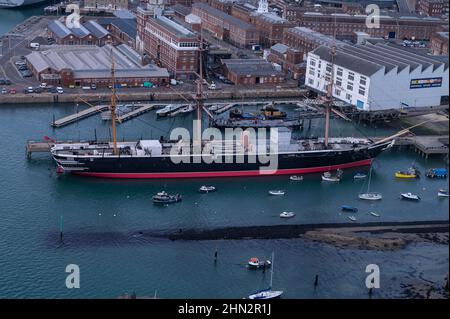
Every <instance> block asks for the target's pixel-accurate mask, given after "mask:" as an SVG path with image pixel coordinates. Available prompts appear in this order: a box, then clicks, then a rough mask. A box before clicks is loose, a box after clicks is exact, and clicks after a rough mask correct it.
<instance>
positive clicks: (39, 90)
mask: <svg viewBox="0 0 450 319" xmlns="http://www.w3.org/2000/svg"><path fill="white" fill-rule="evenodd" d="M42 92H44V90H43V89H42V88H40V87H37V88H35V89H34V93H37V94H40V93H42Z"/></svg>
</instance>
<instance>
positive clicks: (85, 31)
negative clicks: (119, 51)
mask: <svg viewBox="0 0 450 319" xmlns="http://www.w3.org/2000/svg"><path fill="white" fill-rule="evenodd" d="M47 34H48V36H49V37H50V38H53V39H55V43H56V44H61V45H98V46H102V45H105V44H107V43H112V41H113V38H112V36H111V34H110V33H109V31H108V30H106V29H105V28H104V27H102V26H101V25H100V24H99V23H97V22H96V21H94V20H88V21H86V22H84V23H82V24H81V25H80V27H79V28H68V27H67V26H66V25H65V24H64V23H63V22H61V21H60V20H53V21H52V22H50V23H49V24H48V27H47Z"/></svg>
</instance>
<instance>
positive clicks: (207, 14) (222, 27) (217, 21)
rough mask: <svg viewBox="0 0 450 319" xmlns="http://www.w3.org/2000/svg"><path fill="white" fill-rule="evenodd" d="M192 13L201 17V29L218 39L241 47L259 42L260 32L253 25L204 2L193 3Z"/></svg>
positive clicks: (247, 46)
mask: <svg viewBox="0 0 450 319" xmlns="http://www.w3.org/2000/svg"><path fill="white" fill-rule="evenodd" d="M192 13H193V14H195V15H196V16H198V17H199V18H200V19H201V21H202V24H201V27H202V28H203V29H205V30H207V31H209V32H211V33H212V34H213V35H214V36H215V37H216V38H218V39H220V40H227V41H229V42H230V43H232V44H234V45H236V46H238V47H243V48H249V47H252V45H255V44H259V43H260V32H259V30H258V29H257V28H256V27H255V26H253V25H251V24H249V23H247V22H245V21H242V20H240V19H238V18H236V17H233V16H231V15H229V14H226V13H224V12H223V11H220V10H218V9H216V8H213V7H211V6H209V5H207V4H205V3H194V4H193V5H192Z"/></svg>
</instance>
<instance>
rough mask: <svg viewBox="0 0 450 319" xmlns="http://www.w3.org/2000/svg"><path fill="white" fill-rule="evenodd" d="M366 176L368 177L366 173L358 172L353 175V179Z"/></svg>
mask: <svg viewBox="0 0 450 319" xmlns="http://www.w3.org/2000/svg"><path fill="white" fill-rule="evenodd" d="M366 177H367V175H366V174H364V173H356V174H355V175H354V176H353V179H364V178H366Z"/></svg>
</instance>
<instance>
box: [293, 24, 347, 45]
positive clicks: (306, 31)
mask: <svg viewBox="0 0 450 319" xmlns="http://www.w3.org/2000/svg"><path fill="white" fill-rule="evenodd" d="M286 32H291V33H294V34H297V35H299V36H301V37H304V38H306V39H308V40H310V41H315V42H317V43H319V44H321V45H327V46H331V45H332V44H333V43H334V44H335V45H336V46H341V45H344V42H342V41H339V40H336V39H334V38H333V37H332V36H329V35H325V34H323V33H320V32H317V31H314V30H312V29H310V28H306V27H294V28H289V29H287V30H286Z"/></svg>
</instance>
